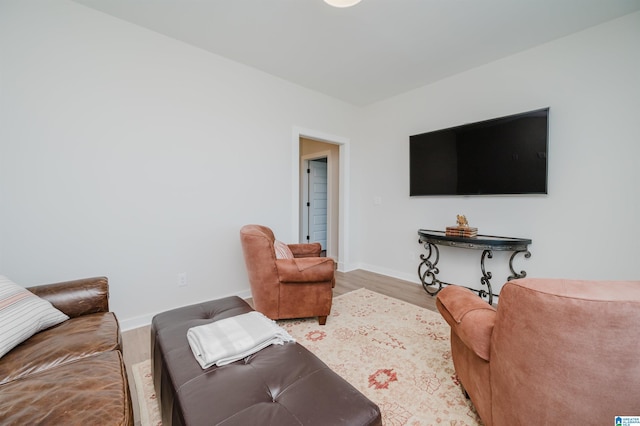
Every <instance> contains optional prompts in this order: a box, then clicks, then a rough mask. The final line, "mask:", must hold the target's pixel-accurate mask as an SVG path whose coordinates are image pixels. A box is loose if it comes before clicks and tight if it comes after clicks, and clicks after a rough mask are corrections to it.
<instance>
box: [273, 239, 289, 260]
mask: <svg viewBox="0 0 640 426" xmlns="http://www.w3.org/2000/svg"><path fill="white" fill-rule="evenodd" d="M273 248H274V249H275V251H276V259H293V253H292V252H291V249H290V248H289V246H288V245H286V244H285V243H283V242H282V241H278V240H275V241H274V242H273Z"/></svg>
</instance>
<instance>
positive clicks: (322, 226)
mask: <svg viewBox="0 0 640 426" xmlns="http://www.w3.org/2000/svg"><path fill="white" fill-rule="evenodd" d="M307 170H308V173H309V202H308V204H307V208H308V209H309V229H308V232H307V236H308V241H309V242H310V243H314V242H318V243H320V244H321V245H322V249H323V250H326V249H327V159H326V158H321V159H317V160H311V161H309V168H308V169H307Z"/></svg>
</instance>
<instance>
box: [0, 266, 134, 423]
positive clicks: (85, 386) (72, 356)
mask: <svg viewBox="0 0 640 426" xmlns="http://www.w3.org/2000/svg"><path fill="white" fill-rule="evenodd" d="M28 290H30V291H31V292H32V293H34V294H36V295H37V296H39V297H41V298H43V299H46V300H48V301H49V302H51V303H52V304H53V306H54V307H56V308H57V309H59V310H61V311H62V312H64V313H65V314H67V315H68V316H69V317H70V319H68V320H67V321H65V322H63V323H61V324H59V325H57V326H54V327H51V328H49V329H47V330H44V331H41V332H39V333H37V334H35V335H33V336H32V337H31V338H29V339H28V340H26V341H25V342H23V343H21V344H20V345H18V346H16V347H15V348H13V349H12V350H11V351H10V352H8V353H7V354H5V355H4V356H3V357H2V358H0V424H3V425H5V424H7V425H36V424H51V425H65V426H67V425H133V410H132V407H131V396H130V394H129V385H128V381H127V374H126V370H125V366H124V362H123V359H122V344H121V337H120V328H119V325H118V321H117V319H116V317H115V315H114V314H113V313H112V312H109V303H108V296H109V292H108V290H109V287H108V282H107V279H106V278H103V277H99V278H88V279H81V280H75V281H69V282H63V283H57V284H49V285H43V286H38V287H31V288H29V289H28Z"/></svg>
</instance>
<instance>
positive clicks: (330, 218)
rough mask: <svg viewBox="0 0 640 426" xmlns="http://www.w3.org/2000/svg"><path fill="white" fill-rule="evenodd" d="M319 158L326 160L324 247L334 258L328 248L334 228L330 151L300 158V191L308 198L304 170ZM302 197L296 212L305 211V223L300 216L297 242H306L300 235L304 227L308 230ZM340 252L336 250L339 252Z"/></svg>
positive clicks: (307, 186) (307, 181) (330, 245)
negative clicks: (325, 227)
mask: <svg viewBox="0 0 640 426" xmlns="http://www.w3.org/2000/svg"><path fill="white" fill-rule="evenodd" d="M321 158H326V159H327V243H326V247H325V250H326V251H327V257H334V258H335V253H333V252H332V251H331V250H330V248H331V247H333V246H332V243H333V239H332V238H331V230H332V229H333V227H334V226H335V224H334V223H333V215H332V214H331V211H332V210H331V209H332V207H333V203H332V195H333V191H331V188H332V186H331V185H332V184H333V176H332V170H333V161H331V151H320V152H316V153H313V154H309V155H303V156H301V157H300V184H301V185H300V186H301V188H303V190H302V191H301V192H302V194H303V195H306V196H307V197H309V185H308V183H309V174H308V173H306V169H307V167H310V166H309V162H310V161H313V160H319V159H321ZM304 202H305V200H304V197H303V199H302V200H300V204H299V208H298V212H300V210H301V209H304V210H306V211H307V213H306V217H307V219H306V221H305V220H304V216H305V214H302V215H300V216H303V220H302V222H301V223H300V230H299V239H298V242H306V240H305V241H302V240H303V238H302V234H303V232H304V231H305V225H307V229H308V225H309V224H308V221H309V219H310V217H309V209H305V207H306V206H305V205H304ZM339 251H340V250H338V252H339Z"/></svg>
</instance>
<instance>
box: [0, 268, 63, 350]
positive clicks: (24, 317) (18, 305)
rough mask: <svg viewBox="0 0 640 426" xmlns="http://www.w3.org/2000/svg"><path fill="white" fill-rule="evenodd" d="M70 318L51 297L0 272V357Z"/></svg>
mask: <svg viewBox="0 0 640 426" xmlns="http://www.w3.org/2000/svg"><path fill="white" fill-rule="evenodd" d="M68 319H69V317H68V316H66V315H65V314H63V313H62V312H60V311H59V310H57V309H56V308H54V307H53V306H52V305H51V303H49V302H48V301H46V300H44V299H41V298H39V297H38V296H36V295H34V294H33V293H31V292H30V291H29V290H27V289H25V288H22V287H20V286H19V285H17V284H15V283H13V282H12V281H11V280H9V279H8V278H6V277H3V276H0V358H1V357H2V356H4V355H5V354H6V353H7V352H9V351H10V350H11V349H13V348H14V347H16V346H17V345H19V344H20V343H22V342H24V341H25V340H27V339H28V338H30V337H31V336H33V335H34V334H36V333H38V332H39V331H42V330H45V329H47V328H49V327H53V326H54V325H57V324H60V323H61V322H63V321H66V320H68Z"/></svg>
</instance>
